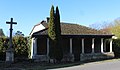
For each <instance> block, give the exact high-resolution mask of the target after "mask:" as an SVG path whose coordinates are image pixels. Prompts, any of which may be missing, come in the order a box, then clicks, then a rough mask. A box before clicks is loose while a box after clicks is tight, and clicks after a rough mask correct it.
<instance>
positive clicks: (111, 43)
mask: <svg viewBox="0 0 120 70" xmlns="http://www.w3.org/2000/svg"><path fill="white" fill-rule="evenodd" d="M110 52H112V39H110Z"/></svg>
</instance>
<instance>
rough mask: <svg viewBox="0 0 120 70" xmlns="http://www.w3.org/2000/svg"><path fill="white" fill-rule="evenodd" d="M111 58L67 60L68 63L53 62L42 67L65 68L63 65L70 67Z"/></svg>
mask: <svg viewBox="0 0 120 70" xmlns="http://www.w3.org/2000/svg"><path fill="white" fill-rule="evenodd" d="M106 60H111V59H99V60H89V61H82V62H81V61H79V62H69V63H59V64H53V65H51V66H45V67H43V68H44V69H56V68H65V67H72V66H79V65H84V64H86V63H91V62H99V61H106Z"/></svg>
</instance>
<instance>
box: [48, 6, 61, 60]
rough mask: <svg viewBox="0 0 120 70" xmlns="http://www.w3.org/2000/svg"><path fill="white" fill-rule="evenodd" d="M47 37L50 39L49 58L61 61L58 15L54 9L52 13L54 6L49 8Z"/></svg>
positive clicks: (57, 11)
mask: <svg viewBox="0 0 120 70" xmlns="http://www.w3.org/2000/svg"><path fill="white" fill-rule="evenodd" d="M48 36H49V38H50V53H49V55H50V57H51V58H53V59H56V60H58V61H60V60H61V59H62V56H63V54H62V48H61V46H60V39H61V27H60V14H59V9H58V7H56V12H54V6H52V7H51V11H50V20H49V24H48Z"/></svg>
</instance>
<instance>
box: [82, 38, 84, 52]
mask: <svg viewBox="0 0 120 70" xmlns="http://www.w3.org/2000/svg"><path fill="white" fill-rule="evenodd" d="M82 53H83V54H84V38H83V39H82Z"/></svg>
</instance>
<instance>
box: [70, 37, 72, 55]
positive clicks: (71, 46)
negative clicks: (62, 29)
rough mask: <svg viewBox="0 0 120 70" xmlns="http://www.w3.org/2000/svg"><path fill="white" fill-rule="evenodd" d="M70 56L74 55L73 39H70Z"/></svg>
mask: <svg viewBox="0 0 120 70" xmlns="http://www.w3.org/2000/svg"><path fill="white" fill-rule="evenodd" d="M70 54H72V38H70Z"/></svg>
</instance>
